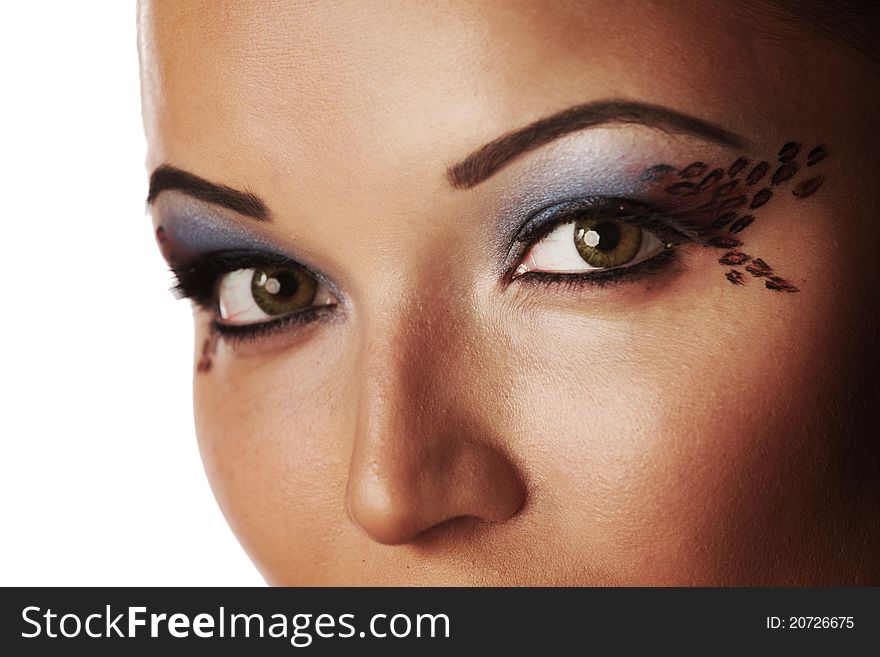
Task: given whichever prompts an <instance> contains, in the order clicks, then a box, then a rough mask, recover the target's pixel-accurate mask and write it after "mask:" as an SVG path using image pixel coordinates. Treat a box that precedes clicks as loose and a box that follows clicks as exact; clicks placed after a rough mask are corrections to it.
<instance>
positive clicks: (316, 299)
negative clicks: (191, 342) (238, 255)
mask: <svg viewBox="0 0 880 657" xmlns="http://www.w3.org/2000/svg"><path fill="white" fill-rule="evenodd" d="M217 300H218V307H219V314H220V318H219V321H220V322H221V323H222V324H225V325H227V326H229V325H232V326H243V325H248V324H259V323H261V322H265V321H267V320H271V319H275V318H278V317H283V316H286V315H294V314H296V313H298V312H301V311H304V310H308V309H309V308H315V307H318V306H329V305H333V304H334V303H335V299H334V298H333V296H332V295H331V294H330V291H329V290H328V289H327V287H326V286H325V285H324V284H323V283H321V282H319V281H318V280H317V279H315V277H314V276H312V275H311V274H309V273H308V272H307V271H306V270H304V269H302V268H301V267H297V266H296V265H293V264H288V263H283V264H268V265H262V266H259V267H250V268H247V269H237V270H235V271H231V272H229V273H227V274H224V275H223V276H221V277H220V279H219V280H218V282H217Z"/></svg>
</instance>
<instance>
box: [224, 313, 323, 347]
mask: <svg viewBox="0 0 880 657" xmlns="http://www.w3.org/2000/svg"><path fill="white" fill-rule="evenodd" d="M335 310H336V304H328V305H326V306H315V307H313V308H306V309H305V310H301V311H299V312H297V313H293V314H290V315H283V316H281V317H277V318H275V319H272V320H269V321H267V322H257V323H254V324H224V323H223V322H221V321H220V320H219V319H216V318H214V319H212V320H211V330H212V331H216V332H217V333H218V334H219V335H220V337H221V338H223V339H224V340H225V341H227V342H229V343H231V344H233V345H235V344H239V343H242V342H252V341H254V340H260V339H263V338H269V337H271V336H272V335H275V334H276V333H281V332H282V331H285V330H288V329H290V328H293V327H296V326H305V325H307V324H312V323H313V322H318V321H324V320H327V319H329V318H330V317H331V316H332V315H333V313H334V311H335Z"/></svg>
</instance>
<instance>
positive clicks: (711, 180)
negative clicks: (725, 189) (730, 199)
mask: <svg viewBox="0 0 880 657" xmlns="http://www.w3.org/2000/svg"><path fill="white" fill-rule="evenodd" d="M723 177H724V169H713V170H712V171H710V172H709V173H708V174H706V177H705V178H703V180H701V181H700V189H708V188H709V187H712V186H713V185H716V184H717V183H718V182H720V181H721V178H723Z"/></svg>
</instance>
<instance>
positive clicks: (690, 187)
mask: <svg viewBox="0 0 880 657" xmlns="http://www.w3.org/2000/svg"><path fill="white" fill-rule="evenodd" d="M699 191H700V188H699V187H697V186H696V185H695V184H694V183H686V182H682V183H675V184H674V185H670V186H669V187H667V188H666V192H667V193H669V194H672V195H673V196H692V195H694V194H696V193H698V192H699Z"/></svg>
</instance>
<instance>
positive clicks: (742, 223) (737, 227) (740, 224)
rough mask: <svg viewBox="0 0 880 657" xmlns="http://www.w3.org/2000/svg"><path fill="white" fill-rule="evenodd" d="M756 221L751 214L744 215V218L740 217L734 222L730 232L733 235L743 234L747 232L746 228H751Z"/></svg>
mask: <svg viewBox="0 0 880 657" xmlns="http://www.w3.org/2000/svg"><path fill="white" fill-rule="evenodd" d="M754 220H755V218H754V217H753V216H752V215H750V214H746V215H743V216H742V217H740V218H739V219H737V220H736V221H734V222H733V223H732V224H731V225H730V232H731V233H739V232H742V231H743V230H745V229H746V228H748V227H749V226H751V224H752V222H753V221H754Z"/></svg>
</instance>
